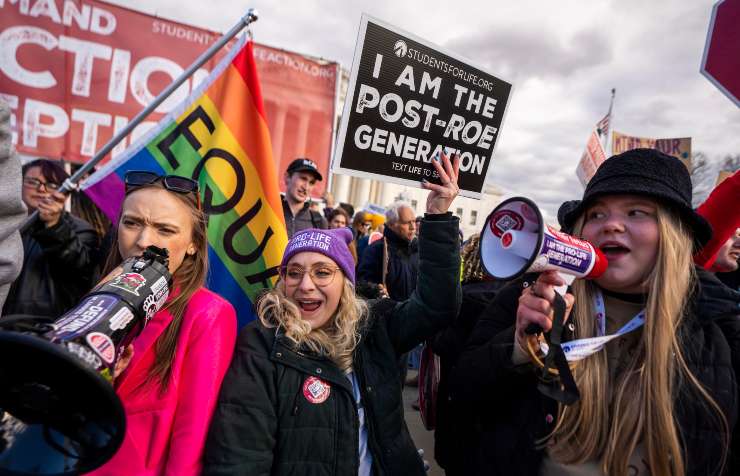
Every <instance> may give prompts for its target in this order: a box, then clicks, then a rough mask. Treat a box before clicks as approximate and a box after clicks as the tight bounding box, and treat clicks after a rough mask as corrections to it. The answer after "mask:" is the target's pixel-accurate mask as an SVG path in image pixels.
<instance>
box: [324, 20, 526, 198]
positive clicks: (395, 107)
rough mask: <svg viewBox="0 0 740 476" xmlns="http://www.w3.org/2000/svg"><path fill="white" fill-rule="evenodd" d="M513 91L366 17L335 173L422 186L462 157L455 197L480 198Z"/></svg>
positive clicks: (433, 46) (433, 180)
mask: <svg viewBox="0 0 740 476" xmlns="http://www.w3.org/2000/svg"><path fill="white" fill-rule="evenodd" d="M511 88H512V86H511V84H510V83H507V82H506V81H503V80H501V79H499V78H496V77H495V76H492V75H490V74H488V73H485V72H483V71H481V70H480V69H478V68H476V67H474V66H471V65H470V63H469V62H467V61H465V60H462V59H460V58H458V57H456V56H454V55H453V54H452V53H447V52H443V51H442V50H441V49H440V48H439V47H437V46H435V45H432V44H430V43H429V42H426V41H424V40H422V39H420V38H417V37H415V36H413V35H410V34H408V33H405V32H401V31H399V30H398V29H396V28H394V27H392V26H390V25H386V24H384V23H382V22H379V21H378V20H375V19H372V18H370V17H368V16H366V15H363V17H362V21H361V24H360V32H359V35H358V40H357V46H356V48H355V57H354V62H353V64H352V74H351V77H350V84H349V90H348V91H347V101H346V103H345V107H344V114H343V116H342V123H341V126H340V132H339V140H338V143H337V148H336V155H335V157H334V160H333V166H332V167H333V170H334V171H336V172H338V173H345V174H349V175H354V176H360V177H366V178H375V179H379V180H384V181H390V182H396V183H401V184H404V185H414V186H419V182H420V181H421V180H422V179H426V180H429V181H430V182H437V183H438V182H439V177H437V173H436V171H435V170H434V167H433V166H432V164H431V163H430V162H431V160H433V159H434V158H436V157H438V156H439V153H440V151H444V152H445V153H447V154H451V153H457V154H459V155H460V177H459V181H458V184H459V185H460V194H461V195H465V196H468V197H474V198H480V193H481V190H482V189H483V182H484V181H485V178H486V173H487V172H488V168H489V166H490V164H491V159H492V156H493V151H494V147H495V145H496V142H497V139H498V137H499V136H500V135H501V123H502V121H503V118H504V113H505V111H506V106H507V103H508V101H509V97H510V95H511Z"/></svg>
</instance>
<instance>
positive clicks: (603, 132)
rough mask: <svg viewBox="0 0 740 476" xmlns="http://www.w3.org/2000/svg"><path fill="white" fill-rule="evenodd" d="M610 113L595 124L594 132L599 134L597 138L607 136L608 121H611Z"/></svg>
mask: <svg viewBox="0 0 740 476" xmlns="http://www.w3.org/2000/svg"><path fill="white" fill-rule="evenodd" d="M611 115H612V112H611V111H609V112H608V113H606V116H604V118H603V119H602V120H600V121H599V122H597V123H596V132H598V133H599V137H606V136H607V135H608V134H609V119H611Z"/></svg>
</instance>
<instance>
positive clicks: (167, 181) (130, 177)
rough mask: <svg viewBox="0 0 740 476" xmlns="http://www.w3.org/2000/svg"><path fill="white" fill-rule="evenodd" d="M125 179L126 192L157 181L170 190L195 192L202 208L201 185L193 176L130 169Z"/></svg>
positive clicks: (185, 192)
mask: <svg viewBox="0 0 740 476" xmlns="http://www.w3.org/2000/svg"><path fill="white" fill-rule="evenodd" d="M123 181H124V183H125V184H126V193H129V192H130V191H131V190H133V189H135V188H137V187H142V186H144V185H152V184H154V183H157V182H162V185H164V188H166V189H167V190H169V191H170V192H175V193H184V194H187V193H191V192H192V193H195V196H196V197H197V199H198V209H200V193H198V192H199V188H200V187H199V186H198V182H197V181H195V180H193V179H191V178H188V177H181V176H179V175H159V174H157V173H155V172H149V171H146V170H129V171H128V172H126V175H125V176H124V178H123Z"/></svg>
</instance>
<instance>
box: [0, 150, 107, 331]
mask: <svg viewBox="0 0 740 476" xmlns="http://www.w3.org/2000/svg"><path fill="white" fill-rule="evenodd" d="M22 173H23V187H22V197H23V202H24V203H25V204H26V207H28V210H29V213H31V212H33V211H34V210H38V212H39V213H38V219H36V220H35V221H34V222H33V224H32V225H31V226H30V227H28V229H26V230H25V231H24V232H23V233H22V234H21V237H22V238H23V249H24V253H25V258H24V260H23V269H22V270H21V274H20V276H19V277H18V279H17V280H16V281H15V282H14V283H13V285H12V286H11V288H10V292H9V293H8V298H7V301H6V302H5V306H4V307H3V315H8V314H29V315H34V316H45V317H49V318H52V319H54V318H57V317H59V316H61V315H62V314H63V313H64V312H65V311H67V310H69V309H70V308H71V307H72V306H74V305H75V304H77V302H78V301H79V300H80V298H81V297H82V296H83V295H84V294H85V293H86V292H87V291H89V290H90V287H91V286H92V284H93V282H92V281H93V274H94V266H95V264H96V263H95V259H94V256H95V248H96V246H97V241H98V240H97V235H96V234H95V231H94V230H93V228H92V227H91V226H90V225H89V224H88V223H87V222H85V221H83V220H81V219H79V218H77V217H74V216H72V215H71V214H69V213H68V212H66V211H65V210H64V202H65V201H66V199H67V197H66V196H65V195H63V194H61V193H59V192H58V191H57V190H58V189H59V188H60V187H61V185H62V183H64V181H65V180H66V179H67V173H66V172H65V171H64V169H63V168H62V167H61V166H60V165H59V164H57V163H56V162H53V161H51V160H45V159H38V160H34V161H32V162H29V163H28V164H26V165H24V166H23V169H22Z"/></svg>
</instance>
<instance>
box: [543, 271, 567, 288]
mask: <svg viewBox="0 0 740 476" xmlns="http://www.w3.org/2000/svg"><path fill="white" fill-rule="evenodd" d="M537 282H538V283H545V284H552V285H553V286H562V285H563V284H565V279H563V277H562V276H561V275H560V273H558V272H557V271H553V270H549V271H545V272H543V273H542V274H540V276H539V278H537Z"/></svg>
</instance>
